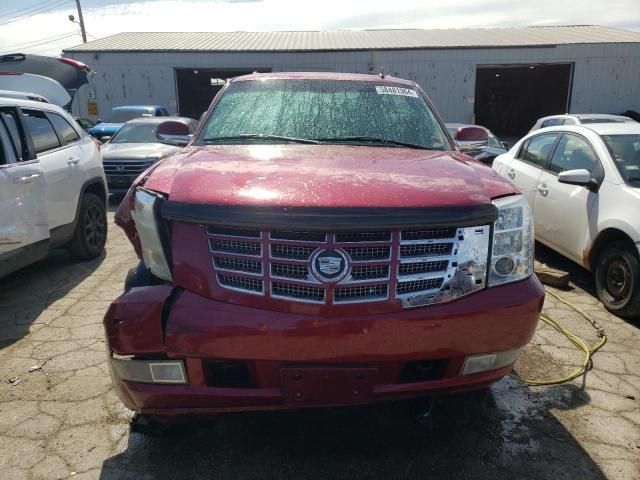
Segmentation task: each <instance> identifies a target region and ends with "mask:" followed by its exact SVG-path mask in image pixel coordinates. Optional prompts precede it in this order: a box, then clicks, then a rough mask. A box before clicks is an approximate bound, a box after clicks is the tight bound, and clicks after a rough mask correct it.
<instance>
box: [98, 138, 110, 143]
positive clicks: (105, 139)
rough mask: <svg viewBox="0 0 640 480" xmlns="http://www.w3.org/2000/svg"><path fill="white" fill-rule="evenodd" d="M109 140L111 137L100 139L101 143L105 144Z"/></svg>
mask: <svg viewBox="0 0 640 480" xmlns="http://www.w3.org/2000/svg"><path fill="white" fill-rule="evenodd" d="M109 140H111V137H100V141H101V142H102V143H107V142H108V141H109Z"/></svg>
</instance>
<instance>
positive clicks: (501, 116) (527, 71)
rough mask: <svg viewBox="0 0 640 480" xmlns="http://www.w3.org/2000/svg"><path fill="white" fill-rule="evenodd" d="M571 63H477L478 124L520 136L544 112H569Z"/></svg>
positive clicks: (505, 134) (499, 132)
mask: <svg viewBox="0 0 640 480" xmlns="http://www.w3.org/2000/svg"><path fill="white" fill-rule="evenodd" d="M572 66H573V65H572V64H569V63H565V64H534V65H499V66H498V65H486V66H484V65H478V70H477V72H476V98H475V115H476V123H477V124H478V125H482V126H484V127H487V128H488V129H490V130H491V131H493V132H494V133H496V134H497V135H502V136H503V137H505V136H507V137H520V136H522V135H524V134H525V133H527V132H528V131H529V129H530V128H531V127H532V126H533V124H534V123H535V121H536V120H537V119H538V118H540V117H544V116H545V115H554V114H558V113H566V112H567V111H568V106H569V98H570V95H571V80H572V78H571V72H572Z"/></svg>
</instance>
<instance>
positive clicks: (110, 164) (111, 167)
mask: <svg viewBox="0 0 640 480" xmlns="http://www.w3.org/2000/svg"><path fill="white" fill-rule="evenodd" d="M151 165H153V160H150V161H148V162H129V161H115V160H104V161H103V162H102V166H103V168H104V172H105V173H108V174H111V175H132V174H136V173H138V174H139V173H142V172H144V171H145V170H146V169H147V168H149V167H150V166H151Z"/></svg>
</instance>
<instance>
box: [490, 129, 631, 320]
mask: <svg viewBox="0 0 640 480" xmlns="http://www.w3.org/2000/svg"><path fill="white" fill-rule="evenodd" d="M493 168H494V169H495V170H496V171H497V172H498V173H499V174H500V175H502V176H504V177H505V178H508V179H509V180H511V181H512V182H513V183H514V184H515V185H516V186H517V187H518V188H519V189H520V190H521V191H522V193H523V194H524V196H525V197H526V198H527V200H528V201H529V204H530V205H531V208H532V210H533V212H534V218H535V235H536V239H537V240H539V241H540V242H542V243H543V244H545V245H547V246H549V247H550V248H552V249H553V250H556V251H557V252H559V253H561V254H562V255H564V256H566V257H567V258H570V259H571V260H573V261H574V262H576V263H578V264H579V265H582V266H583V267H584V268H586V269H587V270H590V271H591V272H593V273H594V276H595V281H596V289H597V292H598V297H599V298H600V300H602V303H603V304H604V305H605V307H607V309H609V310H610V311H611V312H613V313H615V314H617V315H622V316H634V315H635V316H637V315H640V266H639V265H640V256H639V251H638V250H639V249H640V216H639V215H638V212H640V124H638V123H635V122H634V123H597V124H596V123H594V124H588V125H576V126H568V125H563V126H561V127H549V128H545V129H541V130H537V131H535V132H533V133H531V134H529V135H527V136H526V137H524V138H523V139H522V140H520V141H519V142H518V143H517V144H516V145H515V146H514V148H513V149H512V150H510V151H509V152H508V153H506V154H504V155H501V156H499V157H497V158H496V160H495V162H494V164H493Z"/></svg>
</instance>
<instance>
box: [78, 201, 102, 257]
mask: <svg viewBox="0 0 640 480" xmlns="http://www.w3.org/2000/svg"><path fill="white" fill-rule="evenodd" d="M106 242H107V212H106V209H105V205H104V202H103V201H102V200H101V199H100V197H98V196H97V195H95V194H93V193H85V194H84V196H83V197H82V203H81V204H80V211H79V212H78V219H77V222H76V229H75V232H74V234H73V239H72V240H71V243H70V244H69V252H70V253H71V254H72V255H73V256H74V257H76V258H78V259H79V260H91V259H93V258H96V257H99V256H100V255H101V254H102V252H103V251H104V246H105V244H106Z"/></svg>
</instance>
